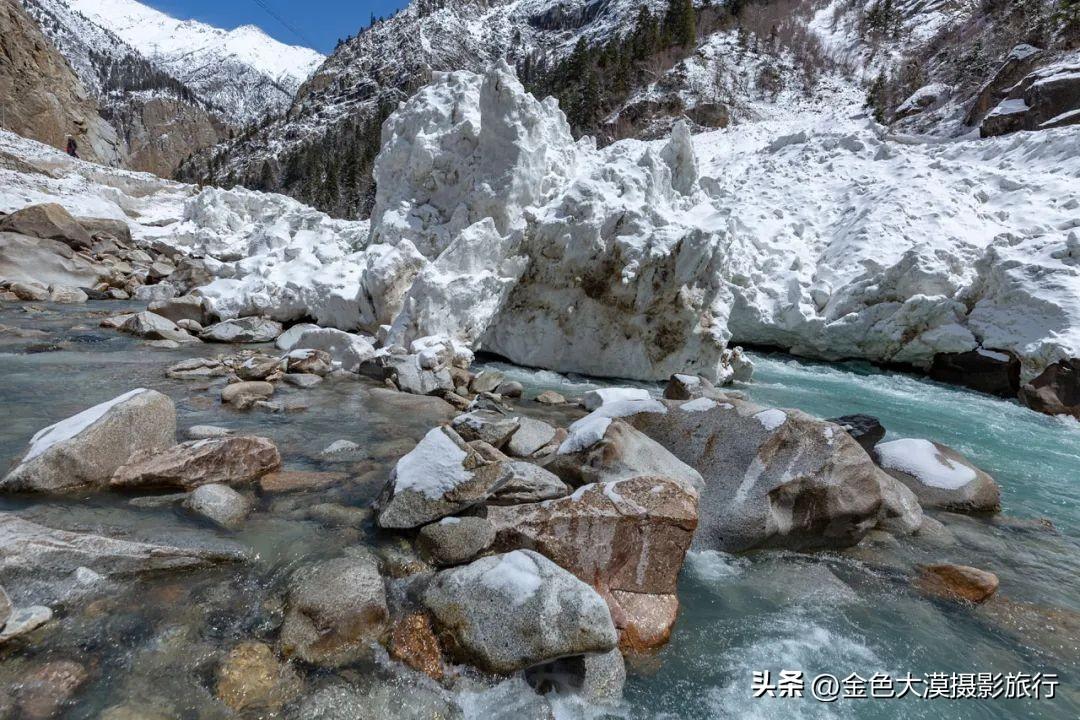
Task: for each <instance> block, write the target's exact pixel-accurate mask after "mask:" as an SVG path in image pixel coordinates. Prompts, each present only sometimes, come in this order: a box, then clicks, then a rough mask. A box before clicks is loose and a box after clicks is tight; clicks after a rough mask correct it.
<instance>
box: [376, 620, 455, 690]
mask: <svg viewBox="0 0 1080 720" xmlns="http://www.w3.org/2000/svg"><path fill="white" fill-rule="evenodd" d="M390 657H392V658H393V659H395V660H397V661H398V662H401V663H404V664H405V665H407V666H409V667H411V668H412V669H413V670H416V671H417V672H422V673H424V674H425V675H427V676H428V677H430V678H432V679H433V680H442V679H443V675H444V674H445V672H444V668H443V658H442V648H441V647H439V640H438V638H436V637H435V631H434V630H433V629H432V627H431V618H430V617H429V616H428V615H427V613H422V612H415V613H409V614H408V615H405V616H404V617H401V618H399V619H398V620H397V621H396V622H395V623H394V627H393V630H392V631H391V633H390Z"/></svg>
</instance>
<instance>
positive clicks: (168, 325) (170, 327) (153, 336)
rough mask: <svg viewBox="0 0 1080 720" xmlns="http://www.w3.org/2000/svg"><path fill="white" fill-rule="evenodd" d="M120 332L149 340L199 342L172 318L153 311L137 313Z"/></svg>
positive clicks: (121, 327) (125, 323) (126, 322)
mask: <svg viewBox="0 0 1080 720" xmlns="http://www.w3.org/2000/svg"><path fill="white" fill-rule="evenodd" d="M120 332H125V333H128V334H130V335H135V336H137V337H141V338H145V339H147V340H173V341H174V342H181V343H194V342H198V340H197V339H196V338H194V337H192V336H191V335H188V334H187V333H186V332H184V331H183V330H181V329H180V327H179V326H178V325H177V324H176V323H174V322H173V321H172V320H166V319H165V318H163V317H161V316H160V315H155V314H154V313H152V312H141V313H135V314H134V315H132V316H131V317H129V318H128V319H127V320H125V321H124V324H123V325H121V326H120Z"/></svg>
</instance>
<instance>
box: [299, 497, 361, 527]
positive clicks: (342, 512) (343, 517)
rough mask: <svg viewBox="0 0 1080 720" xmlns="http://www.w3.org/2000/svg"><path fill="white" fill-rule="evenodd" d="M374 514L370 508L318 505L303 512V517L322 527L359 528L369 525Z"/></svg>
mask: <svg viewBox="0 0 1080 720" xmlns="http://www.w3.org/2000/svg"><path fill="white" fill-rule="evenodd" d="M374 515H375V514H374V513H373V512H372V511H371V509H370V508H358V507H349V506H347V505H338V504H337V503H319V504H318V505H312V506H311V507H309V508H308V509H307V511H306V512H305V517H307V518H308V519H310V520H314V521H315V522H318V523H322V524H323V525H330V526H334V527H349V528H361V527H364V526H365V525H367V524H369V523H370V522H371V521H372V519H373V517H374Z"/></svg>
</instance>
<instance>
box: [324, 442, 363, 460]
mask: <svg viewBox="0 0 1080 720" xmlns="http://www.w3.org/2000/svg"><path fill="white" fill-rule="evenodd" d="M361 450H362V448H361V447H360V446H359V445H357V444H356V443H354V442H353V441H351V440H335V441H334V442H332V443H330V444H329V445H327V446H326V447H325V448H323V451H322V452H321V453H319V454H320V455H322V456H323V457H326V458H339V457H341V456H343V455H349V454H355V453H359V452H360V451H361Z"/></svg>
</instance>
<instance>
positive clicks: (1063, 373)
mask: <svg viewBox="0 0 1080 720" xmlns="http://www.w3.org/2000/svg"><path fill="white" fill-rule="evenodd" d="M1020 402H1022V403H1023V404H1024V405H1027V406H1028V407H1029V408H1031V409H1032V410H1035V411H1037V412H1041V413H1045V414H1047V415H1072V416H1073V417H1075V418H1080V359H1077V358H1072V359H1070V360H1062V361H1060V362H1056V363H1054V364H1053V365H1051V366H1050V367H1048V368H1046V370H1044V371H1043V372H1042V374H1041V375H1039V376H1038V377H1037V378H1035V379H1034V380H1032V381H1031V382H1030V383H1027V384H1026V385H1024V386H1023V387H1022V388H1020Z"/></svg>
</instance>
